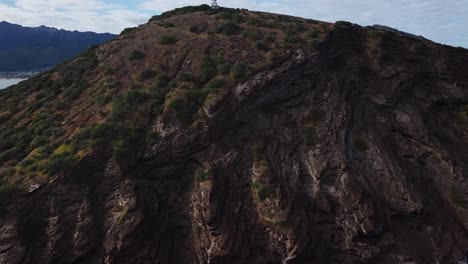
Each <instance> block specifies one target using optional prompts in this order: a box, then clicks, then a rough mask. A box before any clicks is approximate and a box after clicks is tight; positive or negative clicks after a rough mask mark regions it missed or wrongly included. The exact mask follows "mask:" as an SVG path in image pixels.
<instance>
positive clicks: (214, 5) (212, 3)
mask: <svg viewBox="0 0 468 264" xmlns="http://www.w3.org/2000/svg"><path fill="white" fill-rule="evenodd" d="M211 8H213V9H219V5H218V1H216V0H213V2H211Z"/></svg>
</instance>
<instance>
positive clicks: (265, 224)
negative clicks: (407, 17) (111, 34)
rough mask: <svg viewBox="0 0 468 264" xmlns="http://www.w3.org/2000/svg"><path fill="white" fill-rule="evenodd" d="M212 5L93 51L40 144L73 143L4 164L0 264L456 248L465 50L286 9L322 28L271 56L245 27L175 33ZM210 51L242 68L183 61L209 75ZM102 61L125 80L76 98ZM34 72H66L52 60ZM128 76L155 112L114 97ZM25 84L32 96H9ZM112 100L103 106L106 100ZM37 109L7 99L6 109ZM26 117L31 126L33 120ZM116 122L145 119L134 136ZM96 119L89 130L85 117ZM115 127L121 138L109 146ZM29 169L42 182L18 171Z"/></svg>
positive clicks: (463, 216)
mask: <svg viewBox="0 0 468 264" xmlns="http://www.w3.org/2000/svg"><path fill="white" fill-rule="evenodd" d="M207 12H208V13H207ZM224 12H226V11H224ZM228 13H234V14H235V15H234V16H237V15H240V16H245V17H247V18H246V19H247V20H246V21H248V22H246V21H244V22H234V24H236V23H239V24H240V25H241V29H239V30H243V31H244V35H245V32H249V31H248V30H249V29H251V28H250V26H255V28H258V25H253V24H254V23H253V22H251V21H254V20H253V19H257V22H258V20H262V19H264V20H271V21H278V17H275V19H272V18H265V17H257V16H260V15H261V14H258V13H252V12H247V11H236V12H228ZM224 15H225V14H224ZM220 16H221V19H225V17H224V18H222V17H223V11H221V12H220V13H217V14H213V13H209V11H199V12H195V13H189V14H185V15H176V16H171V17H164V16H163V17H162V18H157V21H156V22H155V21H154V20H153V22H151V23H150V24H148V25H146V26H144V27H143V28H141V29H139V30H138V31H137V32H136V33H132V34H135V36H134V37H131V38H130V37H128V36H125V35H124V36H121V37H119V38H118V39H117V40H116V41H113V42H111V43H108V44H106V45H104V46H103V47H100V48H99V50H98V51H97V52H96V58H94V59H95V60H97V61H98V62H96V64H97V65H98V66H95V67H93V68H92V70H86V71H83V73H82V74H83V75H84V76H87V77H86V79H88V83H87V85H86V88H85V89H84V90H83V92H82V94H81V95H80V96H79V97H77V98H75V99H72V100H71V101H69V102H70V105H71V106H68V108H67V107H65V106H64V110H60V111H61V112H59V115H60V118H61V119H59V120H60V123H59V124H58V125H57V126H59V127H61V128H63V129H64V132H63V133H61V134H60V135H58V136H55V137H52V136H51V138H53V139H54V141H53V142H52V143H49V144H52V146H54V149H55V150H53V151H52V152H51V153H48V155H49V156H48V157H49V158H55V159H58V157H62V159H60V161H61V162H62V163H60V164H61V165H63V163H66V162H64V160H65V161H66V159H65V158H63V155H62V156H61V154H63V153H64V152H66V153H67V155H68V156H67V157H70V156H72V157H73V158H74V159H73V162H70V164H69V166H58V165H57V166H58V169H57V170H52V171H50V170H47V168H48V167H45V168H42V166H41V164H40V163H41V161H38V168H37V170H36V174H34V173H31V172H30V170H25V169H22V168H23V167H24V166H23V165H24V164H20V165H16V164H17V163H18V162H19V163H24V159H27V158H28V157H29V159H30V160H31V159H33V158H31V156H32V155H34V154H37V152H39V150H37V149H35V148H34V147H30V148H32V149H33V150H31V151H32V152H34V151H35V153H32V154H31V153H29V152H28V153H25V154H23V156H22V157H24V159H23V161H21V162H20V161H14V160H13V161H11V160H10V161H5V163H4V168H3V171H4V174H5V171H6V170H7V169H8V168H10V170H11V168H12V167H15V166H16V167H15V172H10V173H9V174H8V176H4V177H10V178H11V179H14V181H16V182H19V183H21V184H23V185H21V184H19V185H15V186H16V187H15V189H14V191H10V192H8V195H7V194H4V197H5V199H7V198H8V201H9V202H8V203H6V204H5V205H4V207H5V209H4V214H3V217H2V218H1V220H0V224H1V226H0V263H106V264H107V263H288V264H293V263H294V264H295V263H451V262H455V261H456V260H459V259H461V258H462V256H463V253H464V250H465V247H466V246H467V245H468V229H467V228H468V203H467V200H466V193H467V192H468V186H467V181H466V178H467V171H468V153H467V149H468V75H467V74H466V73H467V71H468V51H466V50H464V49H455V48H452V47H446V46H441V45H438V44H434V43H431V42H429V41H426V40H421V39H417V38H412V37H411V36H401V35H398V34H395V33H392V32H386V31H380V30H377V29H373V28H362V27H359V26H357V25H352V24H348V23H337V24H335V25H328V24H323V23H319V22H316V21H309V23H308V22H306V21H305V20H300V19H297V18H288V19H290V20H291V21H293V22H294V23H296V24H297V23H303V25H305V29H304V32H303V33H299V34H306V33H305V32H306V31H307V32H308V30H314V29H317V27H320V28H321V29H322V31H321V34H319V36H317V42H319V43H316V42H315V41H314V45H313V46H312V45H310V43H308V42H307V43H306V42H304V41H298V42H297V43H290V44H291V45H289V46H288V49H287V51H288V52H285V54H286V55H284V56H282V57H281V59H279V60H277V59H275V60H268V59H265V58H267V57H266V56H269V55H272V54H271V53H272V52H273V51H274V50H276V48H269V49H265V50H269V51H265V52H267V53H263V52H259V51H258V50H259V49H255V48H252V46H250V45H251V44H249V42H248V41H247V40H245V39H244V38H245V36H244V38H242V37H241V35H238V34H241V33H238V34H234V35H232V36H230V34H227V35H228V36H223V37H221V36H217V35H216V34H214V33H212V34H210V33H193V32H192V33H193V34H196V35H194V36H192V35H190V36H191V38H190V41H187V38H186V37H184V36H182V35H180V34H189V33H184V32H182V30H183V28H188V26H189V25H185V24H184V23H194V21H195V22H197V21H198V23H206V26H204V27H206V28H208V29H209V28H210V26H209V24H210V23H214V21H215V20H213V17H217V18H218V19H219V18H220ZM229 19H233V18H232V17H230V18H229ZM283 19H284V17H283ZM234 20H235V18H234ZM161 21H162V22H161ZM187 21H190V22H187ZM298 21H299V22H298ZM301 21H302V22H301ZM161 23H166V24H164V25H167V23H171V24H173V25H175V28H172V27H161V26H160V25H161ZM287 23H291V22H287ZM317 23H318V24H317ZM195 24H196V23H195ZM166 30H169V32H172V33H174V32H176V33H174V34H178V35H177V37H174V39H176V40H177V41H169V42H176V44H175V43H173V44H170V45H171V46H170V47H167V46H160V44H155V43H153V41H155V39H154V37H152V36H154V35H156V36H161V35H164V34H165V33H164V32H166ZM171 30H172V31H171ZM262 30H267V29H262ZM274 30H277V29H273V31H274ZM190 31H192V29H191V30H190ZM193 31H195V30H193ZM300 31H302V30H299V32H300ZM161 32H162V33H161ZM277 34H282V33H280V32H278V33H277ZM288 34H289V33H286V35H285V40H284V41H285V42H288V39H287V38H288ZM281 36H282V35H281ZM300 36H303V35H300ZM320 36H322V37H320ZM136 39H138V40H139V41H136ZM166 40H167V38H166ZM156 41H158V40H157V39H156ZM243 41H245V42H243ZM277 41H278V40H277ZM214 43H216V44H217V47H216V48H214V47H213V44H214ZM158 45H159V46H158ZM255 45H258V44H255ZM137 46H138V50H141V51H142V52H140V53H141V54H143V55H141V54H140V57H142V60H141V61H140V62H138V63H133V64H132V63H127V62H126V63H122V64H119V61H120V60H122V58H123V57H125V56H123V55H122V54H129V53H132V52H131V50H136V47H137ZM259 46H260V45H259ZM259 46H258V47H259ZM258 47H257V48H258ZM260 48H261V47H260ZM110 50H115V51H114V52H109V51H110ZM214 50H216V52H215V53H216V54H219V51H220V50H222V51H223V54H224V58H226V61H231V62H235V61H236V59H237V60H238V62H237V63H239V61H243V62H245V63H246V64H247V65H246V66H247V68H248V69H249V70H248V71H247V73H245V75H244V76H243V77H242V78H234V77H235V76H236V72H237V71H236V68H242V67H241V66H239V65H238V64H236V66H234V70H232V71H231V72H230V73H227V74H224V73H222V71H221V69H220V67H219V64H222V63H218V67H217V70H216V72H217V73H214V74H211V75H209V77H207V79H208V80H205V81H198V82H197V81H195V82H193V81H192V80H191V78H189V77H187V76H184V77H183V78H182V77H181V74H182V73H188V72H189V73H194V74H193V75H197V76H198V77H197V79H198V80H200V79H203V76H204V74H205V71H204V70H206V64H207V63H206V60H207V58H206V56H211V58H213V57H214V56H212V54H213V52H214ZM233 50H234V52H233ZM115 54H117V55H115ZM199 54H205V55H206V56H204V57H200V55H199ZM210 54H211V55H210ZM137 55H138V54H136V55H135V53H133V55H131V56H132V57H134V56H137ZM264 56H265V57H264ZM137 57H138V56H137ZM143 57H144V58H143ZM83 58H86V57H81V59H83ZM217 58H219V55H218V57H217ZM78 60H80V59H78ZM74 63H77V62H74ZM256 63H260V64H256ZM80 65H81V64H80ZM203 65H205V66H203ZM252 65H255V66H252ZM71 66H73V64H71ZM150 66H151V67H153V68H154V69H155V70H154V71H155V72H158V73H160V72H162V69H165V73H166V76H167V81H168V82H169V81H170V80H178V81H177V82H175V81H174V82H172V84H169V85H168V86H167V87H169V88H167V89H165V90H164V92H161V89H162V88H161V87H164V86H165V85H161V79H162V78H161V75H158V77H157V78H156V80H155V81H151V84H148V81H146V80H145V78H143V77H144V76H143V77H142V76H141V75H140V77H141V78H139V79H140V81H135V79H138V78H133V80H132V78H131V75H132V74H134V73H137V72H140V71H144V69H145V67H150ZM104 67H111V68H113V70H112V71H111V72H112V73H108V72H107V71H106V70H103V69H104ZM200 70H201V73H200V74H198V72H199V71H200ZM237 70H238V69H237ZM148 72H149V71H146V73H148ZM195 73H196V74H195ZM104 75H105V76H107V77H106V78H108V79H109V78H110V79H112V80H117V81H118V84H116V85H115V86H116V88H114V89H117V90H118V92H115V91H114V92H112V98H113V99H112V100H113V103H111V102H106V103H96V102H93V103H86V102H88V101H89V100H90V99H89V98H91V97H93V98H94V97H96V95H95V94H94V95H93V96H87V95H92V93H93V92H92V91H96V90H98V88H96V83H99V82H102V80H103V77H102V76H104ZM149 75H151V74H149ZM154 75H156V74H154ZM109 76H110V77H109ZM220 76H221V77H220ZM111 77H112V78H111ZM154 77H155V76H153V77H152V78H154ZM39 78H44V79H52V80H54V81H57V80H60V78H62V77H61V75H60V69H59V70H56V71H55V72H52V73H50V74H49V75H45V76H42V77H38V79H39ZM182 79H183V80H182ZM213 79H215V80H224V82H223V85H221V86H222V87H218V89H217V90H216V91H215V92H213V91H212V90H209V92H207V94H208V95H207V96H205V97H204V98H203V102H202V104H195V107H192V106H193V105H194V102H196V101H197V100H198V99H199V98H198V97H196V96H195V97H194V96H192V94H191V93H190V92H189V91H204V89H208V88H209V87H210V85H211V86H215V85H214V84H213ZM133 82H137V84H138V85H140V87H139V88H137V90H143V91H146V90H145V89H149V90H148V91H149V93H150V98H152V99H151V103H152V105H153V106H154V104H155V102H154V100H155V97H154V96H155V95H154V91H152V90H151V89H152V88H147V86H151V87H153V86H154V85H155V86H156V88H157V89H158V90H157V91H159V93H163V94H164V96H163V98H164V100H163V104H162V105H161V103H159V107H158V108H157V109H156V110H154V109H153V108H152V109H151V111H152V112H151V111H150V110H149V109H148V108H145V107H144V106H145V105H146V104H147V101H146V99H141V100H139V101H138V103H137V106H134V105H131V104H125V109H132V110H131V112H124V113H123V114H122V113H121V112H118V111H116V110H117V109H118V108H119V103H118V102H116V100H117V101H118V100H123V99H122V98H120V97H119V96H118V94H119V93H120V94H121V93H123V92H125V91H127V90H128V89H130V91H133V90H135V87H133V88H125V87H128V86H130V85H132V83H133ZM154 82H156V84H154ZM181 83H182V84H183V85H186V86H188V87H181ZM194 83H195V84H194ZM75 84H76V81H75V82H74V83H72V84H63V83H61V85H58V86H57V87H59V88H57V89H63V90H60V91H61V92H57V95H56V97H54V98H55V99H53V100H56V101H57V102H61V101H63V100H65V99H64V93H65V94H66V90H67V89H71V88H69V87H74V85H75ZM67 85H68V86H67ZM133 85H134V84H133ZM192 86H193V87H192ZM37 87H38V88H37ZM15 89H16V92H17V93H18V92H20V91H24V92H30V93H31V91H32V90H34V89H37V90H34V91H40V89H46V88H44V87H43V86H41V85H37V84H36V83H26V84H23V86H20V87H16V88H12V89H10V91H9V92H6V93H4V94H3V95H2V96H3V98H12V97H13V95H12V93H13V92H12V91H14V90H15ZM132 89H133V90H132ZM180 94H184V96H185V97H177V96H180ZM133 96H135V95H133ZM140 96H141V95H140ZM119 98H120V99H119ZM157 98H159V97H157ZM24 100H26V101H28V103H29V104H30V103H31V102H35V100H37V99H30V100H28V99H18V101H21V102H23V101H24ZM67 102H68V101H67ZM125 102H126V103H128V102H127V101H125ZM177 102H179V103H177ZM178 104H179V105H178ZM156 105H158V104H156ZM189 106H190V107H189ZM44 107H45V106H43V105H41V106H40V107H38V108H37V109H39V110H37V109H36V110H34V111H33V113H36V114H37V111H42V110H40V109H42V108H44ZM109 108H111V111H112V112H105V111H104V110H105V109H109ZM77 109H79V112H77ZM99 109H101V110H99ZM102 109H104V110H102ZM98 111H101V113H99V112H98ZM102 111H104V112H102ZM116 112H117V113H116ZM148 112H151V114H148V115H145V113H148ZM187 112H188V113H189V116H188V117H187ZM119 113H120V114H121V115H118V114H119ZM30 115H33V114H31V113H24V114H23V115H19V114H17V115H12V116H10V117H9V119H7V121H5V122H6V123H4V125H3V126H5V127H6V126H7V125H6V124H9V123H8V122H9V121H8V120H16V119H20V118H23V119H22V120H24V119H25V118H26V119H27V118H29V117H28V116H30ZM27 120H28V121H24V122H25V123H26V125H24V126H25V127H28V125H30V124H31V123H33V122H31V121H29V119H27ZM111 120H112V123H111V122H110V121H111ZM96 123H99V124H101V125H100V126H98V127H96V125H95V124H96ZM102 124H106V125H102ZM110 124H112V125H110ZM116 124H121V125H123V126H125V127H127V128H128V127H132V128H133V127H136V128H135V130H137V131H138V133H136V136H129V135H130V134H132V133H131V132H125V133H124V132H121V128H116V127H117V126H118V125H116ZM16 127H17V128H18V129H19V128H20V127H21V124H18V125H17V126H16ZM90 127H93V128H92V129H91V131H87V133H88V134H90V135H88V134H86V133H84V132H83V130H85V129H87V128H90ZM109 131H111V132H109ZM122 134H125V136H121V135H122ZM99 135H104V136H103V137H104V140H101V138H100V136H99ZM101 141H102V142H101ZM83 142H84V143H83ZM90 142H92V143H90ZM44 144H45V143H44ZM126 144H129V145H131V146H130V147H128V146H127V147H126V148H124V149H125V151H117V150H120V149H122V148H123V147H122V145H124V146H126ZM28 151H29V150H28ZM68 152H70V153H73V154H68ZM112 153H113V155H112ZM44 160H46V161H47V159H43V160H42V162H43V163H44ZM15 162H16V163H15ZM32 162H33V164H34V162H36V161H32ZM67 164H68V163H67ZM42 165H43V164H42ZM22 166H23V167H22ZM24 171H26V172H24ZM47 173H48V174H47ZM46 174H47V175H49V176H45V175H46ZM5 175H6V174H5ZM24 175H29V177H28V178H27V180H25V176H24ZM23 176H24V177H23ZM34 177H36V178H34ZM44 178H45V179H44ZM12 181H13V180H11V181H4V184H6V183H7V182H12ZM32 183H37V184H38V185H37V186H36V187H39V188H37V189H35V188H33V189H34V190H31V192H27V191H26V190H25V189H24V187H23V188H22V186H27V185H28V184H29V186H31V184H32ZM4 193H6V192H4Z"/></svg>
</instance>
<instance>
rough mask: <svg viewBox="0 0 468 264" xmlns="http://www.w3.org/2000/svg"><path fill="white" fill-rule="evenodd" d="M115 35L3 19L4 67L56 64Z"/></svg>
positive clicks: (0, 52) (0, 54) (0, 48)
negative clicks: (4, 20) (23, 23)
mask: <svg viewBox="0 0 468 264" xmlns="http://www.w3.org/2000/svg"><path fill="white" fill-rule="evenodd" d="M114 37H115V35H113V34H108V33H105V34H97V33H94V32H78V31H66V30H59V29H56V28H50V27H45V26H40V27H36V28H31V27H23V26H20V25H15V24H10V23H8V22H0V39H1V41H0V71H24V70H31V69H38V68H44V67H48V66H52V65H55V64H57V63H60V62H63V61H64V60H66V59H70V58H73V57H75V56H76V55H78V54H79V53H80V52H81V51H83V50H85V49H87V48H89V47H90V46H92V45H97V44H102V43H103V42H106V41H107V40H110V39H112V38H114Z"/></svg>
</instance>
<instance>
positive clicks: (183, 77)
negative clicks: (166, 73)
mask: <svg viewBox="0 0 468 264" xmlns="http://www.w3.org/2000/svg"><path fill="white" fill-rule="evenodd" d="M178 79H179V81H182V82H196V81H197V78H195V76H193V74H191V73H188V72H183V73H180V74H179V76H178Z"/></svg>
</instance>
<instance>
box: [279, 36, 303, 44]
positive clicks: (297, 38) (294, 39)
mask: <svg viewBox="0 0 468 264" xmlns="http://www.w3.org/2000/svg"><path fill="white" fill-rule="evenodd" d="M284 41H285V42H286V43H289V44H300V43H302V42H304V40H303V39H302V38H301V37H300V36H298V35H296V34H291V33H287V34H286V35H285V37H284Z"/></svg>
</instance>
